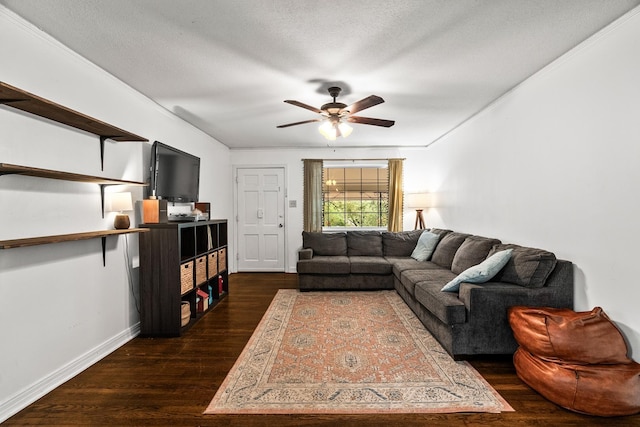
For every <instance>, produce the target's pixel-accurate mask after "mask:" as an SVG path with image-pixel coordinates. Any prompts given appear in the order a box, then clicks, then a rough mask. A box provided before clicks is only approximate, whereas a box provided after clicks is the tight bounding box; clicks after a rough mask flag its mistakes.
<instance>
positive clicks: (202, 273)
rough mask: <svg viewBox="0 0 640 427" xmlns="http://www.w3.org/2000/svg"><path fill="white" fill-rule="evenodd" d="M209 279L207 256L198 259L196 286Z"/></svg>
mask: <svg viewBox="0 0 640 427" xmlns="http://www.w3.org/2000/svg"><path fill="white" fill-rule="evenodd" d="M206 281H207V257H206V256H201V257H200V258H197V259H196V286H198V285H200V284H202V283H204V282H206Z"/></svg>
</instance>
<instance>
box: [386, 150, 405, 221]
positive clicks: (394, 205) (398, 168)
mask: <svg viewBox="0 0 640 427" xmlns="http://www.w3.org/2000/svg"><path fill="white" fill-rule="evenodd" d="M403 161H404V160H403V159H389V226H388V230H389V231H402V208H403V206H402V202H403V194H402V165H403Z"/></svg>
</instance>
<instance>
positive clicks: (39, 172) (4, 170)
mask: <svg viewBox="0 0 640 427" xmlns="http://www.w3.org/2000/svg"><path fill="white" fill-rule="evenodd" d="M10 174H15V175H26V176H35V177H38V178H49V179H60V180H64V181H76V182H89V183H93V184H100V185H138V186H146V185H149V184H146V183H144V182H139V181H127V180H122V179H111V178H103V177H100V176H91V175H81V174H77V173H70V172H60V171H55V170H50V169H39V168H32V167H29V166H20V165H11V164H8V163H0V175H10Z"/></svg>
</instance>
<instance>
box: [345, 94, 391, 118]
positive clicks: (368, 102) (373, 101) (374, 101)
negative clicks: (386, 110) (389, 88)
mask: <svg viewBox="0 0 640 427" xmlns="http://www.w3.org/2000/svg"><path fill="white" fill-rule="evenodd" d="M383 102H384V99H382V98H380V97H379V96H376V95H371V96H367V97H366V98H364V99H361V100H360V101H356V102H354V103H353V104H351V105H350V106H348V107H347V108H345V110H347V111H349V112H350V113H351V114H354V113H357V112H358V111H362V110H364V109H366V108H370V107H373V106H374V105H378V104H382V103H383Z"/></svg>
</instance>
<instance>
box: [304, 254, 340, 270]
mask: <svg viewBox="0 0 640 427" xmlns="http://www.w3.org/2000/svg"><path fill="white" fill-rule="evenodd" d="M297 270H298V274H349V273H350V272H351V263H350V262H349V257H346V256H323V255H318V256H314V257H313V258H312V259H305V260H301V261H298V264H297Z"/></svg>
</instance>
